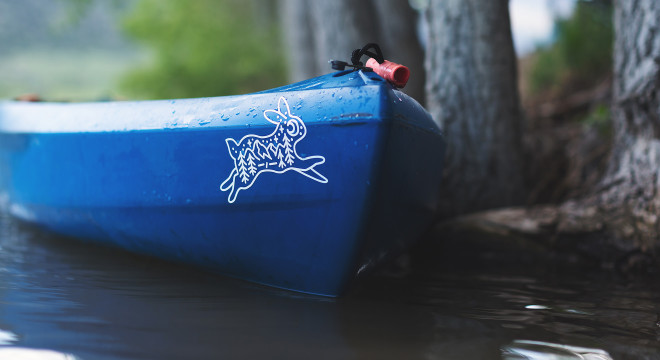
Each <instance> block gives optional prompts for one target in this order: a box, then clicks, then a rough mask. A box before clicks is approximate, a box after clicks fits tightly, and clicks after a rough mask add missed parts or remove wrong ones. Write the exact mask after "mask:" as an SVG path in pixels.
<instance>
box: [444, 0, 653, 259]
mask: <svg viewBox="0 0 660 360" xmlns="http://www.w3.org/2000/svg"><path fill="white" fill-rule="evenodd" d="M658 19H660V2H657V1H656V0H639V1H625V0H619V1H616V2H615V11H614V26H615V41H614V70H615V71H614V90H613V93H614V94H613V95H614V99H613V107H612V114H613V119H612V121H613V125H614V146H613V150H612V155H611V157H610V160H609V164H608V169H607V171H606V174H605V176H604V177H603V179H602V180H601V181H600V182H599V183H598V185H597V186H596V187H595V188H594V189H593V190H592V192H591V194H590V195H588V196H586V197H584V198H582V199H577V200H572V201H568V202H566V203H564V204H562V205H561V206H537V207H535V208H532V209H522V208H518V209H515V208H514V209H503V210H498V211H491V212H485V213H480V214H474V215H471V216H467V217H463V218H462V219H459V220H454V221H453V223H447V224H446V226H449V227H459V228H462V229H471V230H475V229H477V230H480V231H485V232H488V233H493V232H496V233H503V234H508V235H510V234H522V235H528V236H531V237H530V238H531V239H539V238H547V239H552V241H551V243H553V244H555V245H557V244H560V243H561V244H563V245H566V246H568V247H570V248H572V249H573V250H577V251H578V252H583V253H587V254H588V255H589V256H590V257H592V258H597V259H600V260H601V262H603V263H604V264H613V265H615V266H616V268H617V269H620V270H623V271H638V270H648V269H649V268H651V269H652V268H654V267H655V269H656V270H657V269H658V268H660V256H659V255H660V252H659V250H660V223H659V222H658V214H659V212H658V211H659V210H660V192H659V191H658V190H659V188H660V98H659V97H658V89H659V88H660V65H659V64H660V37H658V36H657V29H658V25H659V23H660V20H658ZM539 235H540V237H539ZM566 240H567V241H566ZM626 269H628V270H626Z"/></svg>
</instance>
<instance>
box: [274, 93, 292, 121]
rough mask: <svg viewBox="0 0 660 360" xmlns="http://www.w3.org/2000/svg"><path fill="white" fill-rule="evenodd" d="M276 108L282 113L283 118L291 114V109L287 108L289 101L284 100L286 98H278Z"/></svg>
mask: <svg viewBox="0 0 660 360" xmlns="http://www.w3.org/2000/svg"><path fill="white" fill-rule="evenodd" d="M277 110H279V112H280V113H281V114H282V115H284V117H285V118H288V117H290V116H291V109H289V103H288V102H286V99H285V98H284V97H281V98H280V100H279V101H278V102H277Z"/></svg>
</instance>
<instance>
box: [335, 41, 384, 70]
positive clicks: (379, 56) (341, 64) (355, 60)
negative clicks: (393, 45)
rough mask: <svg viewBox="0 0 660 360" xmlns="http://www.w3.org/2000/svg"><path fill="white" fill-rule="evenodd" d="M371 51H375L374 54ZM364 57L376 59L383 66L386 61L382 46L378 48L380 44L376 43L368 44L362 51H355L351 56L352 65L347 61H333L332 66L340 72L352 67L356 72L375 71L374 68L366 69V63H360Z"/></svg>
mask: <svg viewBox="0 0 660 360" xmlns="http://www.w3.org/2000/svg"><path fill="white" fill-rule="evenodd" d="M370 50H373V51H374V52H372V51H370ZM364 55H367V56H369V57H372V58H374V59H375V60H376V61H378V63H379V64H382V63H383V61H385V58H384V57H383V52H382V51H381V50H380V46H378V44H376V43H368V44H367V45H365V46H363V47H362V48H361V49H355V50H353V53H352V54H351V63H352V65H351V64H349V63H347V62H346V61H341V60H331V61H330V65H331V66H332V68H333V69H334V70H340V71H341V70H344V69H346V67H347V66H348V67H352V68H354V69H355V70H363V71H373V69H372V68H370V67H365V66H364V63H363V62H362V61H360V60H361V59H362V57H363V56H364Z"/></svg>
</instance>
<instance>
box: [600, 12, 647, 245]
mask: <svg viewBox="0 0 660 360" xmlns="http://www.w3.org/2000/svg"><path fill="white" fill-rule="evenodd" d="M658 19H660V3H659V2H658V1H656V0H640V1H623V0H621V1H616V3H615V11H614V28H615V41H614V69H615V71H614V73H615V75H614V106H613V109H612V110H613V112H612V113H613V122H614V123H613V125H614V149H613V153H612V158H611V159H610V164H609V168H608V171H607V173H606V176H605V178H604V180H603V182H602V183H601V184H600V187H599V188H598V189H597V202H596V205H597V206H598V210H599V213H602V214H601V216H603V217H604V223H603V226H604V227H605V228H606V229H607V231H608V232H610V233H612V234H614V235H615V238H616V239H618V240H619V243H618V245H620V246H623V247H625V248H629V247H638V248H640V249H642V250H647V249H651V248H653V247H657V246H658V243H659V241H658V235H659V234H660V227H659V223H658V221H657V220H658V214H659V213H658V211H659V210H660V194H659V193H658V190H659V189H658V188H659V187H660V176H659V175H660V99H659V97H658V89H659V87H660V66H659V65H658V64H659V63H660V37H658V36H657V31H658V26H659V25H660V20H658Z"/></svg>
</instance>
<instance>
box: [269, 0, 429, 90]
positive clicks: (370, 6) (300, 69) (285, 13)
mask: <svg viewBox="0 0 660 360" xmlns="http://www.w3.org/2000/svg"><path fill="white" fill-rule="evenodd" d="M280 13H281V19H282V24H283V27H284V32H283V33H284V42H285V44H287V47H288V54H287V55H289V63H290V70H291V71H290V80H291V81H300V80H304V79H308V78H310V77H314V76H319V75H322V74H327V73H329V72H331V71H332V70H331V68H330V64H329V63H328V61H330V60H344V61H348V60H350V57H351V53H352V52H353V50H355V49H357V48H360V47H362V46H364V45H365V44H367V43H372V42H375V43H378V44H379V45H380V46H381V48H382V50H383V53H384V55H385V58H386V59H388V60H391V61H394V62H399V63H401V64H403V65H406V66H408V67H409V68H410V70H411V77H410V81H409V82H408V85H407V86H406V87H405V89H403V90H404V92H406V93H407V94H408V95H410V96H412V97H413V98H415V99H416V100H417V101H419V102H422V103H423V102H424V81H425V75H424V67H423V61H424V54H423V50H422V47H421V44H420V42H419V39H418V36H417V31H416V29H417V28H416V26H417V18H418V16H417V13H416V12H415V11H414V10H413V9H412V8H411V7H410V5H409V4H408V1H407V0H361V1H351V0H333V1H326V0H315V1H303V0H281V3H280ZM364 61H365V62H366V59H364Z"/></svg>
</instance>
